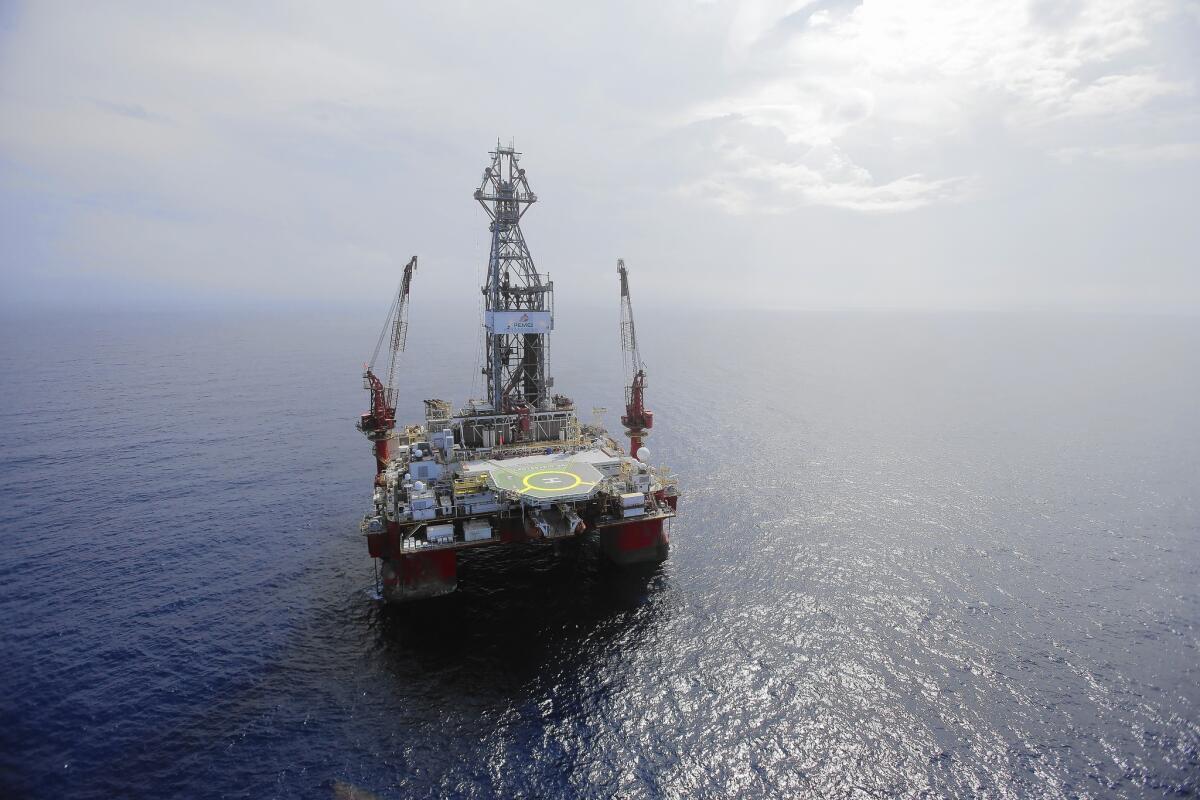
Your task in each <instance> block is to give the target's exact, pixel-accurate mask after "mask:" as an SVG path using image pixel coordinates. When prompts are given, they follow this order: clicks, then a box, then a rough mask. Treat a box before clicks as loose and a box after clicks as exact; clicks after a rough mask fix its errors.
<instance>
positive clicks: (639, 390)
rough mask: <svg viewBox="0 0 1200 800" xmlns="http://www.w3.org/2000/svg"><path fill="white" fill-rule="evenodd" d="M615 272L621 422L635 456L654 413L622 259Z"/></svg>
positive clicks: (651, 424)
mask: <svg viewBox="0 0 1200 800" xmlns="http://www.w3.org/2000/svg"><path fill="white" fill-rule="evenodd" d="M617 274H618V275H620V276H621V354H622V355H623V356H624V360H625V378H626V384H625V415H624V416H622V417H621V424H622V425H624V426H625V435H626V436H628V437H629V454H630V455H631V456H633V457H635V458H637V457H638V451H639V450H641V449H642V440H643V439H645V438H646V437H647V436H649V435H650V428H652V427H653V426H654V412H653V411H651V410H650V409H648V408H646V407H645V405H644V402H645V389H646V365H645V363H644V362H643V361H642V354H641V353H640V352H639V351H638V343H637V330H636V328H634V325H633V304H632V302H631V301H630V299H629V272H628V271H627V270H626V269H625V259H623V258H618V259H617Z"/></svg>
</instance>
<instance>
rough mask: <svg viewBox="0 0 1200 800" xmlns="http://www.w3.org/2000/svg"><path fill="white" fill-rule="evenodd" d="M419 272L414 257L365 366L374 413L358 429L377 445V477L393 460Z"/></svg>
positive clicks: (364, 372) (409, 263) (369, 414)
mask: <svg viewBox="0 0 1200 800" xmlns="http://www.w3.org/2000/svg"><path fill="white" fill-rule="evenodd" d="M416 271H417V257H416V256H413V257H412V259H410V260H409V262H408V264H406V265H405V267H404V274H403V275H402V277H401V278H400V288H399V289H398V290H397V291H396V296H395V297H394V298H393V299H392V306H391V308H389V309H388V315H387V320H386V321H385V322H384V323H383V330H382V331H381V332H380V333H379V340H378V341H377V342H376V343H375V352H374V353H373V354H372V355H371V363H370V364H367V365H365V369H364V371H363V388H364V389H366V390H367V391H369V392H370V393H371V410H370V411H368V412H367V413H366V414H363V415H362V417H361V419H359V422H358V429H359V430H360V431H362V432H363V433H365V434H366V435H367V438H368V439H370V440H371V441H372V442H373V443H374V446H375V469H376V475H377V476H378V475H380V474H382V473H383V470H384V469H385V468H386V467H387V462H388V458H389V456H390V453H389V452H388V442H389V441H390V440H391V435H392V431H393V430H395V428H396V386H395V382H396V361H397V359H398V357H399V355H400V354H401V353H403V352H404V343H405V339H406V338H407V336H408V293H409V289H410V288H411V286H412V276H413V273H414V272H416ZM385 339H387V340H388V365H387V383H386V384H385V383H384V382H383V381H381V380H380V379H379V377H378V376H377V375H376V374H375V365H376V362H378V360H379V354H380V351H381V350H382V349H383V342H384V340H385Z"/></svg>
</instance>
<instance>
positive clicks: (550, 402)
mask: <svg viewBox="0 0 1200 800" xmlns="http://www.w3.org/2000/svg"><path fill="white" fill-rule="evenodd" d="M491 156H492V162H491V164H490V165H489V166H488V167H487V169H485V170H484V172H483V181H482V183H481V184H480V186H479V188H478V189H476V190H475V199H476V200H477V201H479V204H480V205H481V206H483V209H484V211H486V212H487V214H488V217H489V220H490V225H489V230H490V231H491V252H490V255H489V257H488V268H487V281H486V284H485V285H484V286H483V295H484V307H485V308H484V319H483V329H484V330H483V346H484V351H485V362H486V365H485V366H484V367H483V374H484V375H485V376H486V378H487V397H484V398H480V399H473V400H468V401H467V403H466V405H465V406H463V407H462V408H460V409H458V410H457V411H454V410H453V406H452V405H451V403H449V402H447V401H445V400H436V399H435V400H426V401H425V421H424V423H423V424H413V425H407V426H405V427H403V428H399V429H398V428H397V427H396V386H395V381H396V366H397V361H398V359H399V356H400V354H401V353H402V352H403V351H404V345H405V339H406V335H407V332H408V302H409V293H410V290H411V287H412V279H413V274H414V273H415V272H416V269H417V258H416V256H414V257H413V258H412V260H411V261H409V262H408V264H407V265H406V266H405V267H404V272H403V275H402V277H401V280H400V288H399V291H398V292H397V294H396V297H395V299H394V300H393V302H392V306H391V309H390V310H389V312H388V317H387V320H386V322H385V324H384V328H383V332H382V333H381V334H380V337H379V341H378V342H377V344H376V346H375V353H374V355H373V356H372V359H371V362H370V364H369V365H368V366H367V368H366V371H365V373H364V375H363V387H364V388H365V389H367V390H369V391H370V393H371V410H370V411H368V412H367V413H366V414H363V415H362V418H361V419H360V420H359V422H358V428H359V430H361V431H362V432H363V433H364V434H366V436H367V438H368V439H370V440H371V442H372V445H373V448H374V454H375V467H376V474H375V488H374V510H373V511H372V512H371V513H369V514H367V516H366V517H365V518H364V519H363V523H362V530H363V533H364V534H365V536H366V539H367V548H368V551H369V552H370V554H371V556H372V557H373V558H377V559H379V560H380V561H381V562H382V567H381V569H380V580H381V584H382V591H383V596H384V598H385V599H386V600H388V601H391V602H400V601H405V600H414V599H419V598H426V597H436V596H438V595H442V594H447V593H449V592H453V591H454V590H455V588H456V587H457V585H458V579H457V557H458V556H457V554H458V551H459V550H463V549H465V548H470V547H487V546H501V545H511V544H517V543H542V544H553V543H556V542H561V541H563V540H571V539H578V538H580V537H583V536H588V535H592V534H595V535H597V536H599V539H600V547H601V551H602V552H603V553H604V554H605V556H606V557H607V558H609V559H610V560H611V561H613V562H615V563H617V564H634V563H643V562H656V561H662V560H664V559H665V558H666V557H667V553H668V550H669V542H670V524H671V520H672V519H673V518H674V516H675V508H676V504H677V502H678V497H679V492H678V488H677V484H676V481H675V479H674V478H673V477H671V476H670V475H669V474H668V472H667V471H666V470H665V469H663V468H655V467H652V466H651V465H650V464H649V459H650V454H649V451H648V450H647V449H646V448H645V447H644V446H643V444H642V442H643V440H644V439H645V438H646V437H647V436H648V435H649V433H650V428H651V427H653V424H654V414H653V412H651V411H650V410H649V409H647V408H646V407H645V405H644V402H645V389H646V368H645V365H644V364H643V363H642V359H641V355H640V353H639V352H638V344H637V331H636V329H635V327H634V322H633V306H632V303H631V300H630V294H629V274H628V272H627V270H626V268H625V263H624V261H621V260H618V261H617V273H618V276H619V278H620V290H621V295H620V297H621V349H622V353H623V355H624V360H625V373H626V378H627V381H626V386H625V413H624V415H623V416H622V417H621V423H622V425H624V426H625V434H626V436H628V437H629V451H628V453H627V452H626V451H625V450H624V449H623V448H622V447H621V445H620V444H619V443H618V442H617V441H616V440H615V439H613V438H612V437H611V436H610V435H609V434H608V433H607V432H606V431H605V430H604V429H603V428H601V427H600V426H599V425H598V424H597V425H587V424H581V423H580V421H579V419H578V417H577V416H576V411H575V404H574V403H573V402H572V400H571V399H570V398H569V397H566V396H564V395H562V394H557V393H555V394H552V393H551V389H552V388H553V386H554V378H552V377H551V376H550V375H549V373H548V365H547V358H546V355H547V351H548V347H547V345H548V341H549V335H550V332H551V331H552V330H553V329H554V284H553V282H552V281H550V279H549V276H548V275H547V274H542V273H539V272H538V271H537V269H536V268H535V267H534V263H533V258H532V256H530V253H529V248H528V247H527V246H526V244H525V237H524V235H523V234H522V233H521V219H522V217H523V216H524V215H525V212H526V211H528V210H529V207H530V206H531V205H532V204H533V203H534V202H536V201H537V195H535V194H534V193H533V191H532V190H531V189H530V188H529V182H528V180H527V179H526V177H525V170H524V169H521V167H520V166H519V164H518V161H519V157H520V153H518V152H516V150H515V149H514V148H513V147H512V146H509V147H501V146H499V145H497V147H496V149H495V150H494V151H493V152H492V153H491ZM385 342H387V344H388V347H387V348H386V350H385V349H384V343H385ZM381 355H385V356H386V358H387V371H386V373H385V375H386V379H387V381H386V383H385V382H384V381H383V380H382V379H381V377H380V376H379V375H378V374H377V373H376V367H377V364H378V362H379V360H380V357H381Z"/></svg>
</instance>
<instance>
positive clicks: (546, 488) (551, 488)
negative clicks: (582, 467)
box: [521, 469, 583, 492]
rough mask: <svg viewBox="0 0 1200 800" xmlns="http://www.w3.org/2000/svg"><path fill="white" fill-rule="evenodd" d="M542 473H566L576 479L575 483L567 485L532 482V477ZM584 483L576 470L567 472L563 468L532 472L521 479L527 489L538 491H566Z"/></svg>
mask: <svg viewBox="0 0 1200 800" xmlns="http://www.w3.org/2000/svg"><path fill="white" fill-rule="evenodd" d="M540 475H566V476H567V477H568V478H570V479H571V480H572V481H574V483H572V484H569V485H567V486H557V485H555V486H534V485H533V484H532V483H530V480H531V479H533V478H536V477H538V476H540ZM582 483H583V478H581V477H579V476H578V475H576V474H575V473H574V472H567V471H566V470H563V469H544V470H542V471H541V472H531V473H529V474H528V475H526V476H525V477H524V478H522V479H521V484H522V485H523V486H524V487H525V490H526V491H536V492H565V491H567V490H568V489H574V488H575V487H576V486H579V485H580V484H582Z"/></svg>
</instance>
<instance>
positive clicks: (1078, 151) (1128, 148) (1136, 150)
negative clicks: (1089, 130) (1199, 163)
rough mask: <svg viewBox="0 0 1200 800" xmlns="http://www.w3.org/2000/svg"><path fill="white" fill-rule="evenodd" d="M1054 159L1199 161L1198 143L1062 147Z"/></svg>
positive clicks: (1068, 162)
mask: <svg viewBox="0 0 1200 800" xmlns="http://www.w3.org/2000/svg"><path fill="white" fill-rule="evenodd" d="M1054 157H1055V158H1056V159H1058V160H1059V161H1062V162H1063V163H1066V164H1072V163H1075V162H1078V161H1084V160H1087V159H1095V160H1099V161H1117V162H1124V163H1127V164H1152V163H1160V162H1170V161H1189V160H1196V159H1200V142H1169V143H1165V144H1145V145H1143V144H1124V145H1114V146H1111V147H1063V148H1060V149H1058V150H1055V151H1054Z"/></svg>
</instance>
